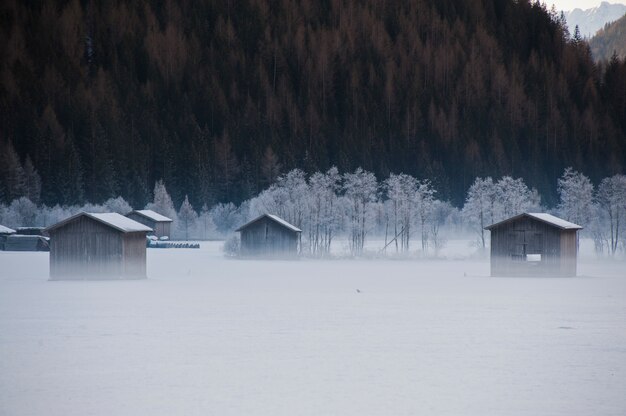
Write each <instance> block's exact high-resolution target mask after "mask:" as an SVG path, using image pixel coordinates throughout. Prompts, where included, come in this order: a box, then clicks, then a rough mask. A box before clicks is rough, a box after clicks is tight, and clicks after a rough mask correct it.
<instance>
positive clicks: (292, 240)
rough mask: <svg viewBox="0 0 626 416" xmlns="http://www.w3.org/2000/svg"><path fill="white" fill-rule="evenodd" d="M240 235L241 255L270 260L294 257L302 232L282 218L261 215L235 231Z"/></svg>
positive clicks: (296, 253)
mask: <svg viewBox="0 0 626 416" xmlns="http://www.w3.org/2000/svg"><path fill="white" fill-rule="evenodd" d="M235 231H237V232H239V233H241V255H242V256H259V257H270V258H281V257H295V256H297V255H298V242H299V241H300V233H302V230H301V229H299V228H298V227H296V226H294V225H292V224H289V223H288V222H287V221H285V220H283V219H282V218H280V217H278V216H276V215H271V214H263V215H261V216H259V217H257V218H255V219H253V220H252V221H250V222H248V223H247V224H244V225H242V226H241V227H239V228H238V229H237V230H235Z"/></svg>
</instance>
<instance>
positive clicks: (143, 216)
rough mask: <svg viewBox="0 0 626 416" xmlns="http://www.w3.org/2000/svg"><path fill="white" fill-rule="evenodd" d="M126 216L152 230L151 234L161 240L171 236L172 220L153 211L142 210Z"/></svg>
mask: <svg viewBox="0 0 626 416" xmlns="http://www.w3.org/2000/svg"><path fill="white" fill-rule="evenodd" d="M126 216H127V217H128V218H130V219H131V220H135V221H137V222H140V223H142V224H143V225H146V226H148V227H150V228H152V230H153V231H152V233H151V234H153V235H155V236H157V237H159V238H160V237H169V236H170V228H171V224H172V219H171V218H167V217H166V216H165V215H161V214H159V213H158V212H154V211H152V210H151V209H140V210H135V211H132V212H129V213H128V214H126Z"/></svg>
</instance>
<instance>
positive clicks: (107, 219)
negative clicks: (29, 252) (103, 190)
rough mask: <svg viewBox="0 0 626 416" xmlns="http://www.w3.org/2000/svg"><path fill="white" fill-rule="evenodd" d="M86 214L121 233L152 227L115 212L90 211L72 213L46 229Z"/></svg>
mask: <svg viewBox="0 0 626 416" xmlns="http://www.w3.org/2000/svg"><path fill="white" fill-rule="evenodd" d="M81 216H86V217H89V218H91V219H94V220H96V221H98V222H100V223H102V224H104V225H107V226H109V227H111V228H115V229H116V230H118V231H121V232H123V233H133V232H139V231H145V232H149V231H152V228H150V227H147V226H145V225H143V224H141V223H139V222H137V221H134V220H131V219H130V218H127V217H125V216H123V215H121V214H118V213H115V212H106V213H92V212H81V213H79V214H76V215H73V216H71V217H69V218H66V219H64V220H63V221H61V222H58V223H56V224H54V225H52V226H50V227H48V228H46V231H48V232H49V231H51V230H55V229H57V228H60V227H62V226H64V225H65V224H67V223H68V222H70V221H73V220H74V219H75V218H78V217H81Z"/></svg>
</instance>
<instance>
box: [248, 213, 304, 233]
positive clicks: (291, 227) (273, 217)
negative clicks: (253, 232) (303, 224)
mask: <svg viewBox="0 0 626 416" xmlns="http://www.w3.org/2000/svg"><path fill="white" fill-rule="evenodd" d="M263 218H269V219H270V220H272V221H274V222H276V223H278V224H280V225H282V226H283V227H285V228H287V229H289V230H291V231H293V232H296V233H301V232H302V230H301V229H299V228H298V227H296V226H295V225H292V224H289V223H288V222H287V221H285V220H283V219H282V218H280V217H279V216H277V215H272V214H263V215H260V216H258V217H256V218H255V219H253V220H252V221H249V222H247V223H245V224H244V225H242V226H241V227H239V228H237V229H236V230H235V231H241V230H243V229H244V228H247V227H249V226H250V225H252V224H254V223H255V222H257V221H259V220H261V219H263Z"/></svg>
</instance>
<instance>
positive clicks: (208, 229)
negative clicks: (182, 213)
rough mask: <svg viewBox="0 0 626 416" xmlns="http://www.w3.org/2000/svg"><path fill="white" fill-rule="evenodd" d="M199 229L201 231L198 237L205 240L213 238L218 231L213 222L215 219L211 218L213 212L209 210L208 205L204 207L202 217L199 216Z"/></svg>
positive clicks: (201, 212)
mask: <svg viewBox="0 0 626 416" xmlns="http://www.w3.org/2000/svg"><path fill="white" fill-rule="evenodd" d="M198 228H199V231H200V232H199V233H198V235H199V236H200V238H201V239H203V240H207V239H209V238H212V237H213V236H214V235H215V233H216V231H217V227H216V226H215V223H214V222H213V218H212V217H211V211H210V210H209V207H208V206H207V204H204V205H203V206H202V210H201V211H200V215H199V216H198Z"/></svg>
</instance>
